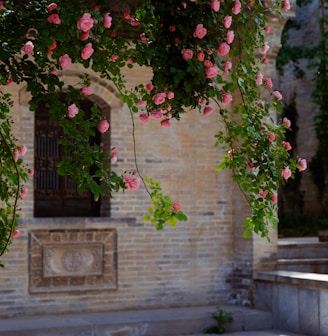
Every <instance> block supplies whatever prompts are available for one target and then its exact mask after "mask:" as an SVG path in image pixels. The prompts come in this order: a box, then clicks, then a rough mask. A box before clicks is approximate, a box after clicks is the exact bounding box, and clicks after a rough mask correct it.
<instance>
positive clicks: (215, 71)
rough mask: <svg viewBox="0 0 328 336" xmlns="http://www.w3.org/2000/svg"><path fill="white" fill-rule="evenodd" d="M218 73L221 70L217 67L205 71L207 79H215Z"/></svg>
mask: <svg viewBox="0 0 328 336" xmlns="http://www.w3.org/2000/svg"><path fill="white" fill-rule="evenodd" d="M218 73H219V68H218V67H217V66H216V65H214V66H212V67H209V68H207V69H206V70H205V75H206V78H214V77H216V76H217V75H218Z"/></svg>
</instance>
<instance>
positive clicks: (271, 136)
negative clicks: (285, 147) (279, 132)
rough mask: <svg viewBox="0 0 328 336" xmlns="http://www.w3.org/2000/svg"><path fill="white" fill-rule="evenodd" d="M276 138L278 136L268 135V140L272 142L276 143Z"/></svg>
mask: <svg viewBox="0 0 328 336" xmlns="http://www.w3.org/2000/svg"><path fill="white" fill-rule="evenodd" d="M275 138H276V136H275V134H274V133H270V134H269V135H268V140H269V141H270V142H272V141H274V139H275Z"/></svg>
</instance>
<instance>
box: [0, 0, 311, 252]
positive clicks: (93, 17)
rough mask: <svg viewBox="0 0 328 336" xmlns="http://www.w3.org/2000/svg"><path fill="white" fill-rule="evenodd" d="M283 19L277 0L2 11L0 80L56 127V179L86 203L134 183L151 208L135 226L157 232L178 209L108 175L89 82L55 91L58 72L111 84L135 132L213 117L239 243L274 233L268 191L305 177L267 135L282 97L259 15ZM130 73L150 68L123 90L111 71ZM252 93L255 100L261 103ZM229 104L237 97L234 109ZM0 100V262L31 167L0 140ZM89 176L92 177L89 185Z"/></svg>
mask: <svg viewBox="0 0 328 336" xmlns="http://www.w3.org/2000/svg"><path fill="white" fill-rule="evenodd" d="M87 4H89V5H87ZM289 8H290V4H289V1H287V0H284V1H274V0H273V1H270V2H269V1H268V2H266V1H265V2H260V1H253V0H234V1H219V0H192V1H191V0H189V1H188V0H185V1H180V0H167V1H155V0H140V1H136V2H135V4H134V5H131V4H130V6H129V10H128V11H125V12H119V11H118V12H115V10H114V8H111V1H101V0H99V1H97V2H95V1H86V2H85V3H84V2H83V1H77V0H72V1H62V0H59V1H56V2H50V1H46V0H41V1H16V0H12V1H2V2H0V24H1V27H2V32H1V36H0V41H1V48H0V81H1V84H2V85H11V84H12V83H22V82H24V83H26V88H27V90H28V91H29V92H30V93H31V97H32V98H31V100H30V110H31V111H35V110H36V109H37V107H38V105H39V104H40V102H41V101H42V102H44V103H45V106H46V107H47V108H48V109H49V115H50V118H51V119H52V120H57V121H58V122H59V125H60V126H61V127H62V129H63V137H62V139H61V140H60V141H61V145H62V146H63V149H64V151H65V152H66V153H71V155H70V156H67V157H65V158H63V160H62V161H61V162H59V164H58V167H57V169H58V173H59V174H61V175H68V176H69V177H70V179H71V180H72V182H74V183H76V185H77V187H78V190H79V191H83V190H84V189H89V190H90V191H91V192H92V193H93V194H94V197H95V199H96V200H98V199H99V197H100V196H104V195H106V193H107V194H108V195H109V196H110V195H111V193H113V192H117V191H119V190H127V191H131V192H132V191H133V190H135V189H137V188H139V186H140V185H141V184H143V185H144V187H145V188H146V190H147V192H148V193H149V196H150V203H151V207H150V208H149V211H148V214H147V215H146V216H145V220H147V221H150V222H151V223H154V224H155V225H156V227H157V228H158V229H162V228H163V227H164V225H165V223H168V224H169V225H171V226H174V225H176V223H177V221H181V220H186V216H185V214H184V213H183V212H182V210H181V206H180V204H179V203H177V202H173V201H171V199H170V198H169V197H168V196H166V195H164V194H163V193H162V190H161V187H160V185H159V184H158V182H155V181H154V180H152V179H151V178H144V177H143V176H142V175H141V174H140V171H139V169H138V166H137V162H136V167H135V169H134V170H133V171H131V173H119V172H114V171H113V169H111V164H112V163H115V162H116V161H117V157H118V156H119V153H118V152H117V151H116V149H115V147H113V148H112V150H111V152H109V153H108V152H106V151H104V150H103V148H102V146H100V145H97V144H94V143H92V144H91V143H90V142H89V138H90V137H93V136H95V134H96V133H95V132H96V131H98V132H100V133H105V132H107V131H108V129H109V128H110V124H109V122H108V121H107V120H106V118H105V117H104V116H102V115H101V112H100V110H99V109H98V108H97V106H93V108H92V113H91V115H89V116H86V114H85V112H84V111H83V108H82V106H81V101H82V100H83V99H84V98H85V97H87V96H89V95H91V94H92V93H93V92H92V89H91V88H90V78H89V76H88V75H87V74H85V75H83V76H81V81H80V83H78V84H76V85H75V86H74V87H73V86H68V87H65V83H64V82H62V80H61V79H60V77H58V73H59V71H65V70H67V69H70V67H71V66H72V64H74V63H79V64H81V65H83V66H84V67H85V68H86V69H87V68H91V69H92V70H94V71H96V72H98V73H99V75H100V76H101V77H103V78H106V79H108V80H110V81H111V82H112V83H113V85H114V86H115V87H116V89H117V91H118V92H119V94H120V98H121V99H122V100H123V102H125V103H126V104H127V106H128V107H129V109H130V112H131V115H132V117H134V116H136V117H137V118H136V119H135V122H143V123H147V122H148V120H149V118H154V119H156V120H157V121H158V122H159V123H160V125H161V126H162V127H166V128H168V127H171V125H172V123H173V122H175V120H180V119H181V116H182V115H183V114H184V113H185V112H186V110H188V109H189V108H194V109H196V110H198V111H199V112H200V118H204V117H206V116H208V115H210V114H211V113H217V114H218V116H219V123H220V125H221V127H220V129H222V131H219V132H218V133H217V134H215V139H216V140H215V144H214V145H215V146H220V147H222V148H223V149H224V150H225V151H226V155H225V156H223V157H222V159H221V163H220V164H219V165H218V166H217V167H216V168H217V170H218V171H219V170H221V169H225V168H228V169H231V171H232V176H233V180H234V181H235V182H236V183H238V184H239V185H240V188H241V190H242V192H243V193H244V194H245V199H246V200H247V202H248V203H249V204H250V209H251V214H250V216H249V217H247V218H246V220H245V223H244V225H245V236H249V235H250V234H251V232H252V231H255V232H256V233H259V234H261V235H262V236H266V235H267V233H268V227H269V226H270V225H273V226H276V225H277V222H278V219H277V217H276V210H277V196H276V190H277V187H278V184H279V183H281V182H282V183H284V182H285V181H287V180H288V179H289V178H292V177H293V175H294V173H295V171H296V170H299V171H303V170H304V169H306V162H305V161H304V159H302V158H291V157H290V155H289V152H288V151H289V150H290V147H289V146H288V145H286V142H284V141H283V139H284V133H285V131H286V129H288V128H290V127H291V126H292V125H291V124H290V121H289V120H287V119H286V118H284V120H282V121H279V122H278V124H276V123H275V122H274V120H273V118H272V115H273V113H274V112H279V111H280V109H281V103H282V99H283V96H282V94H281V93H280V92H279V91H277V90H274V89H275V83H273V81H272V79H271V78H264V76H263V75H262V74H261V72H260V65H261V64H262V65H263V64H266V63H267V62H268V57H267V52H268V51H269V49H270V45H269V44H268V42H267V39H268V34H269V33H270V27H269V26H268V22H267V15H277V16H280V15H281V14H282V13H283V12H284V11H286V10H288V9H289ZM13 27H14V29H13ZM123 32H124V33H123ZM135 64H138V65H140V66H143V67H150V68H151V69H152V72H153V78H152V80H151V82H150V83H140V85H138V86H137V87H136V88H135V89H133V90H129V89H127V86H126V83H125V80H124V76H123V75H122V72H121V70H122V68H124V67H128V68H132V67H133V66H134V65H135ZM260 91H261V92H263V91H266V92H265V98H263V97H261V95H260ZM236 95H238V96H241V98H242V99H241V103H239V104H236V103H235V102H234V97H235V96H236ZM0 98H1V100H0V107H1V114H0V117H1V125H0V127H1V128H0V131H1V132H0V136H1V143H0V151H1V156H0V160H1V165H0V169H1V177H2V182H1V188H0V199H1V202H2V207H1V211H0V233H1V235H0V236H1V239H0V255H1V254H3V253H4V252H5V251H6V249H7V246H8V244H9V243H10V242H11V241H12V238H13V237H16V236H17V235H18V234H17V231H15V230H17V229H16V226H17V218H18V214H17V206H18V200H19V199H20V198H23V197H26V195H27V193H28V190H27V189H26V188H24V182H25V181H27V179H28V177H29V176H33V167H29V168H26V167H24V165H23V160H22V156H23V155H24V152H25V150H22V148H23V147H22V146H23V144H19V143H17V142H16V141H15V139H14V138H13V136H12V133H11V128H10V126H11V122H10V108H11V106H12V104H13V102H12V101H11V99H10V95H8V94H5V93H1V97H0ZM133 120H134V119H133ZM222 126H223V127H222ZM218 128H219V127H218ZM77 139H79V140H77ZM73 149H74V151H73ZM91 167H93V168H94V167H96V169H92V171H96V173H95V174H94V175H90V173H89V172H90V171H91V170H90V168H91ZM72 172H74V174H72ZM99 181H100V183H99Z"/></svg>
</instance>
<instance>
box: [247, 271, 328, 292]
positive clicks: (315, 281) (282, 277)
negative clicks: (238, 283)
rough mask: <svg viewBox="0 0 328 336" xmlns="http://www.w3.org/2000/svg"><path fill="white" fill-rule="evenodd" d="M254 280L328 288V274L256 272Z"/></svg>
mask: <svg viewBox="0 0 328 336" xmlns="http://www.w3.org/2000/svg"><path fill="white" fill-rule="evenodd" d="M253 278H254V280H257V281H267V282H276V283H284V284H290V285H293V286H303V287H324V288H327V289H328V274H319V273H304V272H292V271H264V272H254V275H253Z"/></svg>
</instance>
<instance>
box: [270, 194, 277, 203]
mask: <svg viewBox="0 0 328 336" xmlns="http://www.w3.org/2000/svg"><path fill="white" fill-rule="evenodd" d="M271 201H272V202H273V203H277V201H278V197H277V195H272V196H271Z"/></svg>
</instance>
